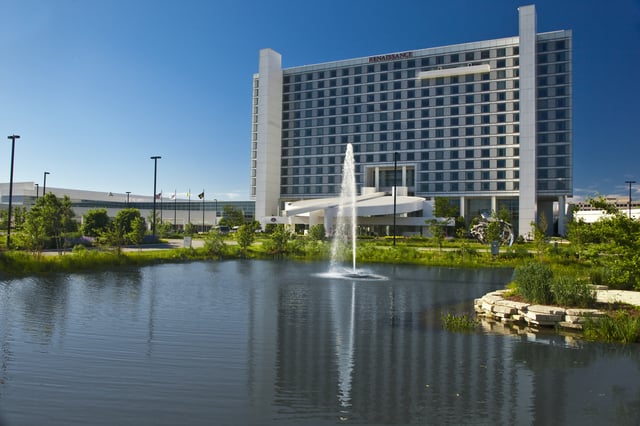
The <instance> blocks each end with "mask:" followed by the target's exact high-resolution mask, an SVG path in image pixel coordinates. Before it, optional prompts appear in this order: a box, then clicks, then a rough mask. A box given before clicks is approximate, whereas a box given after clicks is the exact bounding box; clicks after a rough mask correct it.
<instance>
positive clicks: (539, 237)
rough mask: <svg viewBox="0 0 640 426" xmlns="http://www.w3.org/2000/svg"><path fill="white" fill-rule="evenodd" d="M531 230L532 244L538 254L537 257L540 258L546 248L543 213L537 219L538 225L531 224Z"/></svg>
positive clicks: (545, 221) (545, 227) (545, 225)
mask: <svg viewBox="0 0 640 426" xmlns="http://www.w3.org/2000/svg"><path fill="white" fill-rule="evenodd" d="M531 230H532V231H533V244H534V245H535V247H536V251H537V252H538V257H539V258H542V255H543V254H544V251H545V249H546V248H547V218H546V216H545V215H544V213H541V214H540V216H539V217H538V223H535V222H531Z"/></svg>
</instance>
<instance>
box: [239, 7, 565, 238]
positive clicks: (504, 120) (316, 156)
mask: <svg viewBox="0 0 640 426" xmlns="http://www.w3.org/2000/svg"><path fill="white" fill-rule="evenodd" d="M514 19H519V34H518V35H516V36H512V37H507V38H500V39H495V40H486V41H476V42H469V43H464V44H456V45H451V46H443V47H431V48H425V49H419V50H407V51H401V52H394V53H386V54H379V55H374V56H368V57H361V58H355V59H346V60H338V61H335V62H326V63H319V64H314V65H304V66H296V67H291V68H283V67H282V57H281V55H280V54H279V53H278V52H276V51H274V50H272V49H263V50H261V51H260V54H259V68H258V73H257V74H255V75H254V77H253V103H252V133H251V188H250V195H251V198H252V199H253V200H255V217H256V219H257V220H259V221H261V222H263V223H265V222H266V223H268V222H272V223H305V224H309V225H312V224H314V223H323V224H324V225H325V227H326V228H327V230H328V232H329V233H330V232H331V228H332V226H333V224H332V223H331V219H330V218H331V217H332V216H335V215H334V214H332V213H331V212H330V210H331V209H335V208H336V204H337V197H338V196H339V193H340V187H341V180H342V168H343V161H344V156H345V152H346V147H347V145H348V144H351V145H352V146H353V151H354V153H355V175H356V184H357V188H358V194H359V195H358V200H357V202H356V205H357V211H358V213H357V214H358V223H359V224H371V225H379V226H384V225H390V224H391V222H392V221H395V220H396V219H397V220H398V221H399V222H398V223H399V224H400V225H402V226H404V227H405V228H404V229H405V230H409V229H412V227H413V229H416V228H415V227H420V226H421V225H422V226H424V222H425V219H426V218H430V217H433V204H434V203H433V202H434V199H435V198H436V197H443V198H445V199H447V200H448V201H449V202H450V203H451V204H453V205H454V206H457V207H459V213H460V215H461V216H463V217H464V218H465V220H466V221H467V222H469V221H471V220H472V219H473V218H474V217H476V216H479V215H480V214H481V213H485V214H486V213H491V212H499V211H501V210H503V209H507V210H508V211H509V212H510V214H511V218H512V223H513V225H514V228H515V230H516V232H517V233H518V234H519V235H527V234H528V233H530V232H531V223H532V222H537V221H538V220H539V219H540V217H541V215H542V214H544V215H545V220H546V222H547V223H549V224H551V223H556V226H557V231H558V232H559V233H560V234H563V233H564V227H565V215H564V212H565V211H566V207H565V205H566V199H567V197H571V196H572V193H573V183H572V181H573V179H572V178H573V176H572V93H571V91H572V89H571V87H572V72H571V71H572V65H571V64H572V62H571V51H572V33H571V31H570V30H560V31H552V32H545V33H538V32H537V31H536V11H535V6H533V5H529V6H523V7H520V8H519V9H518V11H517V14H516V13H515V11H514ZM394 189H395V190H394Z"/></svg>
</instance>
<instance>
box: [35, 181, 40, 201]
mask: <svg viewBox="0 0 640 426" xmlns="http://www.w3.org/2000/svg"><path fill="white" fill-rule="evenodd" d="M39 196H40V184H37V183H36V201H37V200H38V197H39Z"/></svg>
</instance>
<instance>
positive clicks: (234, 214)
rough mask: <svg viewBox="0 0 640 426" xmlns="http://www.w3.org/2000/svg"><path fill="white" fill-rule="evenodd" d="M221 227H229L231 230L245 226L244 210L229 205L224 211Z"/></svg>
mask: <svg viewBox="0 0 640 426" xmlns="http://www.w3.org/2000/svg"><path fill="white" fill-rule="evenodd" d="M219 225H221V226H228V227H229V228H233V227H234V226H240V225H244V213H243V212H242V210H240V209H236V208H235V207H233V206H231V205H228V204H227V205H226V206H224V209H223V210H222V218H221V219H220V222H219Z"/></svg>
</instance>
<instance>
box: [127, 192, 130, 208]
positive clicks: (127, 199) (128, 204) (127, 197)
mask: <svg viewBox="0 0 640 426" xmlns="http://www.w3.org/2000/svg"><path fill="white" fill-rule="evenodd" d="M129 194H131V191H127V207H129Z"/></svg>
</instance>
